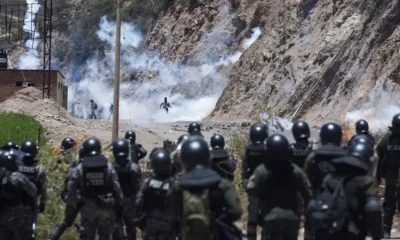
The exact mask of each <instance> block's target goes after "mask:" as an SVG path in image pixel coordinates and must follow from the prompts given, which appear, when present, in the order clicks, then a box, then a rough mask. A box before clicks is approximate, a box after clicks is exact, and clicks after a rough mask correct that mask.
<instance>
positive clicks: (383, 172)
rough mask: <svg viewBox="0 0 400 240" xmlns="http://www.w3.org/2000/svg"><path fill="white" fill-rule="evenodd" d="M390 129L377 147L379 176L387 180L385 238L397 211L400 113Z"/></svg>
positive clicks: (384, 220) (384, 218) (399, 164)
mask: <svg viewBox="0 0 400 240" xmlns="http://www.w3.org/2000/svg"><path fill="white" fill-rule="evenodd" d="M389 129H390V133H389V134H387V135H386V136H385V137H384V138H383V139H382V140H381V141H380V142H379V143H378V146H377V149H376V150H377V153H378V157H379V170H378V176H382V177H383V178H385V180H386V181H385V183H386V188H385V201H384V203H383V214H384V217H383V230H384V236H385V238H387V237H390V232H391V230H392V225H393V216H394V214H395V212H396V202H397V197H396V192H397V188H396V185H397V183H398V179H399V168H400V113H399V114H396V115H395V116H394V117H393V120H392V126H391V127H389ZM378 178H380V177H378ZM378 180H380V179H378ZM397 194H398V193H397Z"/></svg>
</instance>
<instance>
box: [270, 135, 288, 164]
mask: <svg viewBox="0 0 400 240" xmlns="http://www.w3.org/2000/svg"><path fill="white" fill-rule="evenodd" d="M264 144H265V150H266V156H267V157H268V160H290V157H291V151H290V144H289V141H288V140H287V138H286V137H285V136H283V135H282V134H274V135H272V136H270V137H269V138H267V139H266V140H265V142H264Z"/></svg>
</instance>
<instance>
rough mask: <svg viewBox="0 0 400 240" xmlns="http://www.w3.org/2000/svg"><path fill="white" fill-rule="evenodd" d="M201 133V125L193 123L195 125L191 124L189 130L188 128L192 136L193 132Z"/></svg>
mask: <svg viewBox="0 0 400 240" xmlns="http://www.w3.org/2000/svg"><path fill="white" fill-rule="evenodd" d="M196 131H197V132H200V131H201V127H200V124H198V123H196V122H193V123H191V124H190V125H189V128H188V133H189V134H190V135H192V134H193V132H196Z"/></svg>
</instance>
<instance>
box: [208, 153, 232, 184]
mask: <svg viewBox="0 0 400 240" xmlns="http://www.w3.org/2000/svg"><path fill="white" fill-rule="evenodd" d="M211 162H212V169H213V170H214V171H215V172H217V173H218V174H219V175H220V176H221V177H222V178H225V179H226V180H229V181H230V182H232V181H233V179H234V178H235V170H236V166H235V163H234V162H233V160H232V158H231V156H229V153H228V152H227V151H226V150H225V149H212V150H211Z"/></svg>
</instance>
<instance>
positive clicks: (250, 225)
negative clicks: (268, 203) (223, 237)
mask: <svg viewBox="0 0 400 240" xmlns="http://www.w3.org/2000/svg"><path fill="white" fill-rule="evenodd" d="M264 157H265V152H264V145H263V144H262V143H260V144H250V145H249V146H248V147H247V149H246V154H245V156H244V158H243V161H242V181H243V186H244V187H245V188H246V186H247V183H248V181H249V178H250V177H251V175H252V174H253V173H254V171H255V170H256V168H257V167H258V166H259V165H261V164H262V163H263V161H264ZM248 201H249V205H248V206H247V211H248V213H249V217H248V220H247V239H249V240H256V239H257V225H258V224H257V219H258V198H257V197H255V196H251V195H248Z"/></svg>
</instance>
